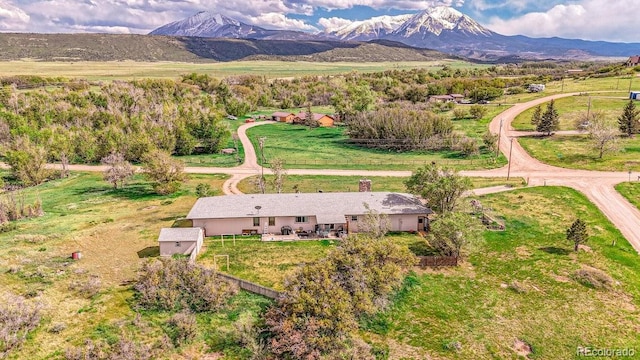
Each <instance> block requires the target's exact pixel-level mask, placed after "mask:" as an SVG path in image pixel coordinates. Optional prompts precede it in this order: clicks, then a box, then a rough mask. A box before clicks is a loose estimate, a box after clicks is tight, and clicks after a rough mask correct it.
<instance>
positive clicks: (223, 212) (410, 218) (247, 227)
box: [187, 192, 432, 236]
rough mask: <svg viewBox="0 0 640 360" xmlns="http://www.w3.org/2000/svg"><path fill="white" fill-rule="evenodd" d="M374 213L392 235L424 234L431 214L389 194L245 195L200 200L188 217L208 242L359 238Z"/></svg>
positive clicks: (418, 204) (409, 198)
mask: <svg viewBox="0 0 640 360" xmlns="http://www.w3.org/2000/svg"><path fill="white" fill-rule="evenodd" d="M367 206H368V207H369V209H370V210H371V211H377V212H379V213H380V214H385V215H387V216H388V218H389V221H390V225H391V231H426V230H427V227H428V221H429V220H428V215H429V214H431V213H432V211H431V209H429V208H428V207H426V206H424V205H423V204H422V202H421V201H420V200H419V199H417V198H416V197H415V196H413V195H411V194H404V193H391V192H346V193H291V194H254V195H249V194H244V195H225V196H212V197H204V198H200V199H198V200H197V201H196V203H195V205H194V206H193V208H191V211H190V212H189V214H188V215H187V219H190V220H192V221H193V226H194V227H201V228H203V229H204V231H205V236H215V235H226V234H281V233H285V230H288V229H290V230H292V231H295V232H307V233H313V232H315V233H317V232H318V231H326V232H347V233H349V232H358V224H359V223H360V222H361V221H363V219H364V216H365V214H367V212H368V210H367Z"/></svg>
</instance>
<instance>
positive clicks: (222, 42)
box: [0, 33, 450, 62]
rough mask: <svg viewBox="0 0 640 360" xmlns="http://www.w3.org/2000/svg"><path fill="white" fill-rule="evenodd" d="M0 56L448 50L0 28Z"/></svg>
mask: <svg viewBox="0 0 640 360" xmlns="http://www.w3.org/2000/svg"><path fill="white" fill-rule="evenodd" d="M0 48H2V49H3V51H2V52H0V60H3V61H10V60H20V59H35V60H43V61H121V60H134V61H151V62H154V61H173V62H210V61H234V60H255V59H261V60H291V61H295V60H304V61H324V62H331V61H353V62H360V61H367V62H370V61H380V62H382V61H429V60H439V59H445V58H450V56H449V55H446V54H443V53H440V52H437V51H433V50H428V49H417V48H413V47H409V46H406V45H402V44H398V43H394V42H378V43H375V44H372V43H364V42H342V41H303V40H255V39H219V38H202V37H171V36H149V35H115V34H18V33H0Z"/></svg>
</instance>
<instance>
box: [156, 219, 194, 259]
mask: <svg viewBox="0 0 640 360" xmlns="http://www.w3.org/2000/svg"><path fill="white" fill-rule="evenodd" d="M203 241H204V230H203V229H202V228H199V227H198V228H163V229H160V236H159V237H158V243H159V244H160V256H173V255H175V254H180V255H189V256H190V258H191V260H192V261H195V259H196V255H198V252H200V249H201V248H202V243H203Z"/></svg>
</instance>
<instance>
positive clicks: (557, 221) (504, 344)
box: [368, 187, 640, 359]
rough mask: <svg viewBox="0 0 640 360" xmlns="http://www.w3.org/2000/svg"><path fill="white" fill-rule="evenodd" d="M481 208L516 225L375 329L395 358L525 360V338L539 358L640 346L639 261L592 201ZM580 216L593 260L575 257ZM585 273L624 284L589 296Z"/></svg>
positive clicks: (490, 201)
mask: <svg viewBox="0 0 640 360" xmlns="http://www.w3.org/2000/svg"><path fill="white" fill-rule="evenodd" d="M481 201H482V202H483V205H484V206H485V207H491V208H493V209H494V211H496V212H497V213H500V214H501V215H503V216H504V217H505V218H506V231H505V232H485V236H484V239H485V242H484V244H482V245H481V246H480V248H479V249H478V250H477V251H474V252H473V253H472V255H471V257H470V259H469V262H468V263H466V264H464V265H462V266H461V267H459V268H456V269H447V270H439V271H433V270H429V271H418V272H417V274H415V275H414V276H413V277H411V278H410V280H411V281H409V282H408V283H409V284H410V286H409V287H408V289H407V290H406V291H405V292H404V293H401V294H400V296H399V299H398V300H397V302H396V303H395V304H394V305H393V307H392V308H391V310H390V311H388V312H387V313H385V314H384V315H382V316H380V317H378V318H375V319H373V321H371V322H370V324H371V325H369V326H368V329H369V330H370V331H371V332H373V333H376V334H371V333H369V337H370V339H371V340H372V341H374V342H376V341H380V342H381V343H382V342H386V343H387V344H391V345H390V348H391V351H392V353H393V352H394V351H395V353H396V357H395V358H400V357H401V356H402V355H403V354H414V356H415V357H416V358H421V355H422V356H426V355H432V356H434V358H447V359H471V358H474V359H495V358H500V359H504V358H511V359H516V358H520V357H518V356H517V355H516V352H515V350H514V342H515V341H516V340H517V339H519V340H522V341H524V342H526V343H528V344H530V345H531V346H532V348H533V353H532V354H530V355H529V356H528V358H531V359H571V358H575V357H576V355H575V354H576V347H578V346H593V347H607V348H615V347H621V348H628V347H631V348H635V349H638V347H640V338H638V337H637V331H638V328H639V326H640V317H639V315H640V314H639V311H638V306H640V278H639V277H638V274H639V273H640V263H639V262H638V255H637V254H636V253H635V251H634V250H633V249H632V248H631V246H630V245H629V244H628V243H627V242H626V241H624V240H622V236H621V235H620V233H619V232H618V231H617V230H616V229H615V228H614V227H613V226H612V225H611V224H610V223H609V222H608V220H606V219H605V218H604V216H603V215H602V214H601V213H600V212H599V211H597V209H595V207H594V206H593V205H592V204H591V203H589V202H588V200H587V199H586V198H584V197H583V196H582V195H581V194H579V193H577V192H575V191H573V190H571V189H566V188H552V187H545V188H532V189H524V190H519V191H516V192H512V193H502V194H495V195H490V196H485V197H483V198H482V199H481ZM576 216H577V217H580V218H582V219H584V220H585V221H586V222H587V224H588V227H589V232H590V234H591V238H590V240H589V243H588V245H589V246H590V247H591V250H592V251H591V252H580V253H577V254H576V253H573V252H572V251H570V250H571V246H570V244H569V243H568V242H567V240H566V239H565V230H566V228H567V227H568V226H569V224H570V222H571V221H573V220H574V218H575V217H576ZM613 239H616V240H617V245H616V246H611V242H612V240H613ZM584 267H594V268H598V269H601V270H603V271H604V272H606V273H608V274H609V275H610V276H612V277H613V278H614V279H615V280H616V281H617V282H619V283H616V285H615V286H614V287H613V288H612V289H611V290H596V289H593V288H588V287H585V286H584V285H581V284H580V283H578V282H577V281H576V280H574V278H573V274H574V272H575V271H576V270H578V269H581V268H584ZM457 347H459V350H456V348H457ZM392 358H393V356H392Z"/></svg>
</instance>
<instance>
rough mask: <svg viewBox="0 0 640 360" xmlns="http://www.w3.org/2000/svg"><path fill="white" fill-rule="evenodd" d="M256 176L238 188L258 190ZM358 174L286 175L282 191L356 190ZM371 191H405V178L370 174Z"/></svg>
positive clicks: (517, 181)
mask: <svg viewBox="0 0 640 360" xmlns="http://www.w3.org/2000/svg"><path fill="white" fill-rule="evenodd" d="M265 178H266V179H267V184H271V182H272V181H273V180H272V179H273V176H271V175H265ZM256 179H257V176H252V177H249V178H246V179H244V180H242V181H241V182H240V184H238V189H239V190H240V191H242V192H243V193H245V194H254V193H257V192H258V189H257V188H256V186H255V182H256ZM360 179H362V177H360V176H324V175H305V176H300V175H287V177H286V179H285V186H284V192H286V193H291V192H295V189H294V186H296V187H297V189H298V190H300V192H303V193H304V192H318V191H319V190H322V191H323V192H350V191H358V182H359V181H360ZM367 179H369V180H371V184H372V190H373V191H392V192H406V191H407V190H406V188H405V186H404V181H406V180H407V179H406V178H402V177H390V176H370V177H368V178H367ZM471 182H472V186H473V188H482V187H488V186H498V185H510V186H514V187H519V186H523V185H524V179H522V178H512V179H510V180H509V181H507V180H506V179H505V178H471ZM274 191H275V190H274V189H273V187H272V186H270V185H267V192H274Z"/></svg>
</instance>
